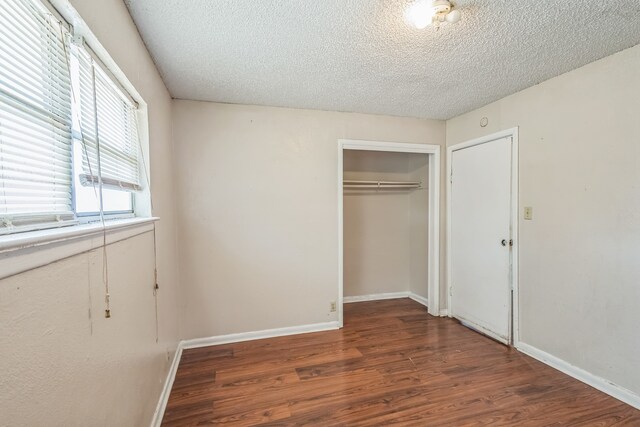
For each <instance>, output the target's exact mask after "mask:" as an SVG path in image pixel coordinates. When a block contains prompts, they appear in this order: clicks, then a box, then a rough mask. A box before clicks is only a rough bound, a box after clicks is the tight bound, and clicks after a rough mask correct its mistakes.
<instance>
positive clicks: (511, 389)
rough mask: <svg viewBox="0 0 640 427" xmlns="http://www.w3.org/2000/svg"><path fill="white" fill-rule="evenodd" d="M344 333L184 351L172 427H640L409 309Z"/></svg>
mask: <svg viewBox="0 0 640 427" xmlns="http://www.w3.org/2000/svg"><path fill="white" fill-rule="evenodd" d="M344 312H345V326H344V329H342V330H339V331H328V332H317V333H311V334H304V335H295V336H288V337H280V338H270V339H263V340H258V341H249V342H243V343H235V344H227V345H219V346H212V347H204V348H198V349H191V350H185V351H184V352H183V354H182V360H181V361H180V365H179V367H178V372H177V374H176V378H175V382H174V384H173V389H172V391H171V396H170V398H169V402H168V405H167V409H166V411H165V415H164V419H163V425H167V426H185V425H207V424H228V425H238V426H247V425H345V426H346V425H348V426H377V425H382V424H396V425H416V426H464V425H479V424H491V425H509V426H513V425H527V426H529V425H530V426H546V425H554V426H555V425H558V426H559V425H572V426H582V425H584V426H587V425H589V426H590V425H599V426H611V425H640V411H638V410H636V409H634V408H632V407H631V406H628V405H626V404H624V403H621V402H619V401H618V400H616V399H614V398H612V397H610V396H607V395H606V394H604V393H601V392H599V391H597V390H595V389H593V388H591V387H589V386H587V385H585V384H583V383H581V382H579V381H577V380H575V379H573V378H571V377H569V376H567V375H564V374H563V373H561V372H559V371H556V370H555V369H553V368H550V367H548V366H546V365H544V364H542V363H540V362H538V361H536V360H534V359H532V358H530V357H528V356H526V355H524V354H522V353H519V352H518V351H516V350H513V349H510V348H508V347H506V346H503V345H501V344H499V343H496V342H494V341H492V340H490V339H488V338H486V337H484V336H482V335H480V334H477V333H475V332H473V331H471V330H469V329H467V328H465V327H463V326H462V325H460V324H459V323H458V322H456V321H455V320H452V319H447V318H436V317H433V316H430V315H428V314H427V313H426V310H425V307H423V306H421V305H419V304H418V303H416V302H414V301H412V300H410V299H396V300H385V301H370V302H361V303H353V304H345V308H344Z"/></svg>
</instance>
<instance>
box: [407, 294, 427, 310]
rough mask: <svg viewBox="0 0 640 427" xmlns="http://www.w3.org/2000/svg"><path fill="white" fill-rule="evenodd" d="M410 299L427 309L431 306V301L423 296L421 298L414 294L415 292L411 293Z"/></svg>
mask: <svg viewBox="0 0 640 427" xmlns="http://www.w3.org/2000/svg"><path fill="white" fill-rule="evenodd" d="M409 298H411V299H412V300H414V301H415V302H417V303H419V304H422V305H424V306H425V307H428V306H429V300H428V299H426V298H425V297H423V296H420V295H418V294H414V293H413V292H409Z"/></svg>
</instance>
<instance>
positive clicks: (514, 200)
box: [446, 127, 520, 343]
mask: <svg viewBox="0 0 640 427" xmlns="http://www.w3.org/2000/svg"><path fill="white" fill-rule="evenodd" d="M509 137H510V138H512V141H513V142H512V145H511V239H512V240H513V246H512V247H511V287H512V290H513V294H512V303H511V308H510V312H509V317H510V318H511V321H510V322H509V338H508V342H509V343H517V342H518V340H519V336H520V328H519V321H520V312H519V301H520V300H519V292H518V291H519V284H518V271H519V270H518V260H519V258H518V257H519V255H518V246H519V244H520V240H519V238H518V221H519V218H518V214H519V201H518V193H519V191H518V190H519V189H518V185H519V181H518V176H519V171H518V166H519V164H518V163H519V161H518V159H519V157H518V128H517V127H515V128H511V129H506V130H503V131H500V132H496V133H492V134H491V135H486V136H482V137H480V138H476V139H472V140H470V141H466V142H461V143H459V144H455V145H452V146H449V147H447V182H446V194H447V237H446V241H447V260H446V264H447V279H446V282H447V283H446V287H447V312H448V313H447V315H448V316H453V311H452V309H451V308H452V301H451V168H452V164H451V161H452V158H453V152H454V151H457V150H462V149H464V148H469V147H473V146H474V145H479V144H484V143H487V142H491V141H495V140H497V139H502V138H509ZM475 329H482V328H480V327H475ZM482 333H484V334H486V335H489V336H494V337H495V335H494V334H493V333H491V332H488V331H486V330H483V331H482ZM500 341H503V340H502V339H501V340H500Z"/></svg>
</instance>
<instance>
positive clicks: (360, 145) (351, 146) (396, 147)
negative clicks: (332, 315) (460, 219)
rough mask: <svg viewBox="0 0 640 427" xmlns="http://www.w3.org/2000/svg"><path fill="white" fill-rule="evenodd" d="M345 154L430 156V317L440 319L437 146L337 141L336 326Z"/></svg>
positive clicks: (340, 287)
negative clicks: (361, 152)
mask: <svg viewBox="0 0 640 427" xmlns="http://www.w3.org/2000/svg"><path fill="white" fill-rule="evenodd" d="M344 150H366V151H387V152H398V153H422V154H428V155H429V190H430V191H429V218H428V221H429V251H428V252H429V255H428V260H427V263H428V271H429V278H428V300H429V301H432V304H431V306H429V307H428V309H429V314H432V315H434V316H439V315H440V146H439V145H435V144H409V143H401V142H384V141H362V140H354V139H339V140H338V183H337V184H338V185H337V189H338V191H337V192H338V323H339V325H340V327H342V326H343V324H344V319H343V317H344V310H343V304H344V296H343V293H344V233H343V228H344V212H343V188H342V180H343V154H344V153H343V152H344Z"/></svg>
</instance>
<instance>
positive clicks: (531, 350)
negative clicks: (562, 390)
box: [516, 342, 640, 409]
mask: <svg viewBox="0 0 640 427" xmlns="http://www.w3.org/2000/svg"><path fill="white" fill-rule="evenodd" d="M516 348H517V349H518V350H519V351H521V352H522V353H524V354H526V355H528V356H531V357H533V358H534V359H537V360H539V361H540V362H542V363H544V364H546V365H549V366H551V367H552V368H555V369H557V370H559V371H560V372H564V373H565V374H567V375H569V376H571V377H573V378H575V379H577V380H579V381H582V382H583V383H585V384H587V385H590V386H591V387H593V388H595V389H598V390H600V391H601V392H603V393H606V394H608V395H609V396H611V397H615V398H616V399H618V400H620V401H622V402H624V403H626V404H628V405H631V406H633V407H634V408H636V409H640V395H638V394H636V393H634V392H632V391H630V390H627V389H626V388H624V387H621V386H619V385H617V384H614V383H612V382H611V381H608V380H605V379H604V378H601V377H598V376H597V375H594V374H592V373H589V372H587V371H585V370H584V369H581V368H578V367H577V366H573V365H572V364H570V363H569V362H566V361H564V360H562V359H559V358H557V357H556V356H553V355H551V354H549V353H546V352H544V351H542V350H540V349H538V348H536V347H533V346H531V345H529V344H525V343H523V342H519V343H517V344H516Z"/></svg>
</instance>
